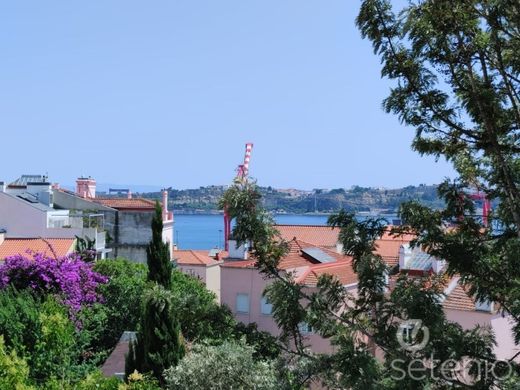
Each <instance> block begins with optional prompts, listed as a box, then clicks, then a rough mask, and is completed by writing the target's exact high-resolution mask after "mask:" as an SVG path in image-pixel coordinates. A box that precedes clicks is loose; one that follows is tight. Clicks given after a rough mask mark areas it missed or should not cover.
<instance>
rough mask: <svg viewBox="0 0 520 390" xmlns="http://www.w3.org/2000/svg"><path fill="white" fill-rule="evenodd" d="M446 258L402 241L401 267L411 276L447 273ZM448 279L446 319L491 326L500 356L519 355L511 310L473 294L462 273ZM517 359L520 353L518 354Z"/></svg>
mask: <svg viewBox="0 0 520 390" xmlns="http://www.w3.org/2000/svg"><path fill="white" fill-rule="evenodd" d="M445 267H446V261H444V260H442V259H437V258H435V257H433V256H430V255H429V254H427V253H425V252H424V251H422V250H421V248H410V246H409V245H407V244H405V245H402V246H401V248H400V256H399V271H400V273H404V274H406V275H408V277H417V276H427V275H430V274H435V275H441V276H443V275H445V274H444V272H445ZM445 277H446V282H445V288H444V291H443V295H442V297H441V302H440V303H441V304H442V307H443V310H444V313H445V315H446V319H447V320H449V321H452V322H456V323H458V324H459V325H461V326H462V328H463V329H473V328H475V327H476V326H479V327H482V328H486V329H491V330H492V332H493V333H494V334H495V337H496V345H495V346H494V351H493V352H494V353H495V355H496V357H497V359H501V360H509V359H511V358H513V357H515V356H516V355H517V353H518V352H519V351H520V346H519V345H518V344H517V343H516V342H515V340H514V337H513V326H514V323H513V321H512V318H511V316H510V315H509V314H507V313H505V312H503V311H502V310H500V307H499V306H498V305H497V304H496V303H494V302H489V301H484V302H482V301H478V300H477V299H475V297H473V296H472V295H471V294H470V292H469V288H468V286H465V285H463V284H462V283H461V281H460V277H459V276H453V277H449V276H447V275H445ZM516 360H517V361H519V360H520V359H518V357H517V358H516Z"/></svg>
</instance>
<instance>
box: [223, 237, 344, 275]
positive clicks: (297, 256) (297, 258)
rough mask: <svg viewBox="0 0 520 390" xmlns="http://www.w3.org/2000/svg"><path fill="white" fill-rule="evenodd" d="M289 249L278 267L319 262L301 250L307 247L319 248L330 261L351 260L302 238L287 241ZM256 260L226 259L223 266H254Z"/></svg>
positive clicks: (299, 265)
mask: <svg viewBox="0 0 520 390" xmlns="http://www.w3.org/2000/svg"><path fill="white" fill-rule="evenodd" d="M287 244H288V246H289V248H288V249H289V250H288V252H287V254H286V255H285V256H284V257H283V258H282V259H281V260H280V263H279V264H278V268H279V269H280V270H290V269H294V268H300V267H308V266H312V265H314V264H321V263H320V262H319V261H318V260H316V259H314V258H312V256H310V255H306V254H305V253H304V252H303V250H306V249H309V248H316V249H319V250H320V251H321V252H322V253H323V254H324V255H326V256H327V257H328V258H329V259H330V261H333V262H336V261H347V260H351V257H349V256H344V255H340V254H338V253H336V252H334V251H331V250H328V249H326V248H323V247H318V246H316V245H312V244H310V243H308V242H305V241H302V240H296V239H292V240H291V241H289V242H288V243H287ZM255 262H256V260H255V259H253V258H251V259H249V260H238V261H237V260H229V261H226V262H225V263H224V264H223V266H225V267H235V268H250V267H254V265H255Z"/></svg>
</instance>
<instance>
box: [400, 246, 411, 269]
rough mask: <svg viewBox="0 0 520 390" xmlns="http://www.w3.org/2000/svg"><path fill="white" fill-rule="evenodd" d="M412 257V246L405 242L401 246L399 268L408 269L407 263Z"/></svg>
mask: <svg viewBox="0 0 520 390" xmlns="http://www.w3.org/2000/svg"><path fill="white" fill-rule="evenodd" d="M410 257H412V249H411V248H410V245H408V244H404V245H401V247H400V248H399V269H400V270H403V269H406V264H407V263H408V260H410Z"/></svg>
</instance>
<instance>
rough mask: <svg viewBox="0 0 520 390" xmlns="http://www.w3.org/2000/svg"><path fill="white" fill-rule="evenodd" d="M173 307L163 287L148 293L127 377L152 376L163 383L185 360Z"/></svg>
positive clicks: (154, 288) (130, 356) (155, 287)
mask: <svg viewBox="0 0 520 390" xmlns="http://www.w3.org/2000/svg"><path fill="white" fill-rule="evenodd" d="M174 310H175V308H174V307H173V305H172V293H171V292H170V291H168V290H166V289H164V287H162V286H160V285H155V286H154V287H153V288H151V289H149V290H148V291H147V292H146V295H145V297H144V304H143V314H142V317H141V321H140V325H139V329H138V332H137V340H136V341H135V342H132V343H131V344H130V352H129V354H128V356H127V361H126V368H125V371H126V374H127V376H128V375H130V374H131V373H132V372H133V371H134V370H137V371H138V372H141V373H151V374H152V375H153V376H154V377H155V378H157V379H158V380H159V382H161V383H162V382H163V376H162V375H163V371H164V370H165V369H166V368H168V367H171V366H175V365H177V363H178V362H179V360H180V359H182V357H183V356H184V352H185V347H184V339H183V337H182V335H181V332H180V326H179V322H178V320H177V317H176V314H175V312H174Z"/></svg>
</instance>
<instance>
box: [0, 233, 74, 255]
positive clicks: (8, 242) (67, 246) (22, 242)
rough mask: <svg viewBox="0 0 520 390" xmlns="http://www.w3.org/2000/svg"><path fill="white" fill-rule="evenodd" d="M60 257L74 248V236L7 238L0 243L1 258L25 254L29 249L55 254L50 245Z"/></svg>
mask: <svg viewBox="0 0 520 390" xmlns="http://www.w3.org/2000/svg"><path fill="white" fill-rule="evenodd" d="M47 243H49V245H51V246H52V249H53V250H54V252H55V253H56V255H57V256H58V257H61V256H65V255H67V254H69V253H71V252H72V251H73V250H74V239H73V238H46V239H45V241H44V239H41V238H6V239H5V240H4V242H3V243H2V244H0V259H2V260H3V259H5V258H7V257H9V256H14V255H18V254H21V255H24V254H26V253H27V251H31V252H43V253H46V254H48V255H53V254H52V251H51V250H50V249H49V245H47Z"/></svg>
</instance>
